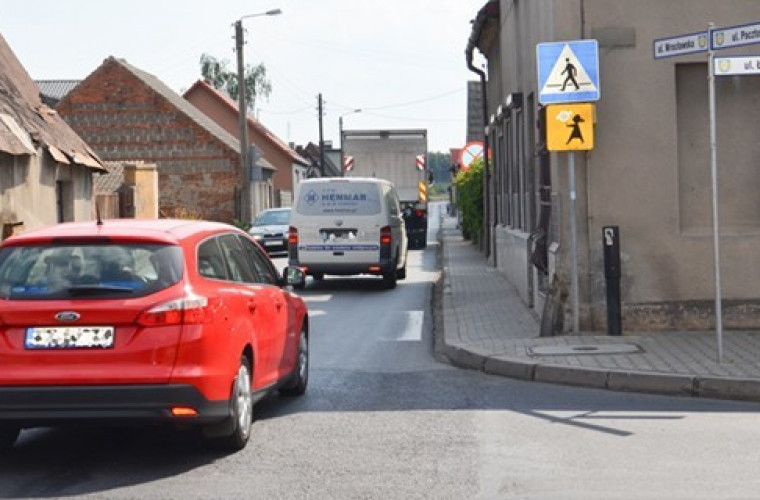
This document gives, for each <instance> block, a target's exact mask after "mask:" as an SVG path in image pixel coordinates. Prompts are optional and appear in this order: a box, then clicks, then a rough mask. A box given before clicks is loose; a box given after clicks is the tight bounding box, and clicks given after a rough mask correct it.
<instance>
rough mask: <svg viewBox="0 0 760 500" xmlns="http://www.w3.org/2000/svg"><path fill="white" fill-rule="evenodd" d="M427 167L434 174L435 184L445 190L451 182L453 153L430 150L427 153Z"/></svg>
mask: <svg viewBox="0 0 760 500" xmlns="http://www.w3.org/2000/svg"><path fill="white" fill-rule="evenodd" d="M427 168H428V170H429V171H430V172H431V173H432V174H433V179H434V180H435V184H436V185H437V186H439V187H441V188H442V189H443V190H444V191H445V189H446V186H448V185H449V184H451V172H450V170H449V169H450V168H451V155H450V154H449V153H439V152H435V151H429V152H428V154H427Z"/></svg>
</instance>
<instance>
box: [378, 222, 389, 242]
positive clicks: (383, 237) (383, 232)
mask: <svg viewBox="0 0 760 500" xmlns="http://www.w3.org/2000/svg"><path fill="white" fill-rule="evenodd" d="M380 244H381V245H390V244H391V226H383V227H382V228H380Z"/></svg>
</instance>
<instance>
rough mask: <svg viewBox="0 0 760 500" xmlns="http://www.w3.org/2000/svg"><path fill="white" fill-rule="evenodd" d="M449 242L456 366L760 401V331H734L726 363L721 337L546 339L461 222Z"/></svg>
mask: <svg viewBox="0 0 760 500" xmlns="http://www.w3.org/2000/svg"><path fill="white" fill-rule="evenodd" d="M440 240H441V244H442V266H443V273H442V274H443V279H442V282H441V284H440V286H441V287H442V289H441V290H440V297H441V298H440V304H441V311H440V321H439V322H438V326H439V327H440V330H442V331H439V332H437V334H438V335H439V337H438V345H439V346H440V347H439V352H441V353H442V354H443V355H444V356H446V357H447V358H448V359H449V360H450V361H451V362H452V363H453V364H455V365H458V366H461V367H465V368H472V369H477V370H482V371H485V372H487V373H491V374H496V375H502V376H507V377H512V378H517V379H523V380H534V381H539V382H550V383H559V384H568V385H579V386H588V387H595V388H603V389H610V390H618V391H633V392H648V393H656V394H672V395H683V396H694V397H710V398H722V399H737V400H750V401H760V332H744V331H742V332H738V331H725V330H724V332H723V362H722V363H718V362H717V339H716V335H715V332H714V331H710V332H693V331H689V332H636V333H635V334H634V333H629V332H624V334H623V335H622V336H616V337H611V336H599V335H561V336H556V337H539V321H538V318H537V317H536V315H535V313H534V312H533V311H532V310H531V309H529V308H528V307H526V306H525V304H524V303H523V302H522V300H521V299H520V297H519V295H518V294H517V291H516V290H515V288H514V287H513V286H512V285H511V284H510V283H509V282H508V281H507V280H506V278H505V277H504V276H503V275H502V274H500V273H498V272H497V271H496V270H495V269H494V268H493V267H489V266H488V263H487V261H486V258H485V256H484V255H483V254H482V253H481V252H480V251H479V250H478V249H477V247H475V246H474V245H472V244H471V243H470V242H469V241H467V240H464V239H463V238H462V234H461V231H460V230H459V229H457V221H456V219H455V218H453V217H449V216H447V215H443V216H442V218H441V231H440ZM618 348H626V349H628V350H629V351H633V352H624V353H616V351H618V350H619V349H618ZM605 350H611V351H613V352H611V353H601V352H604V351H605ZM552 352H558V353H552Z"/></svg>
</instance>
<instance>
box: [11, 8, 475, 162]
mask: <svg viewBox="0 0 760 500" xmlns="http://www.w3.org/2000/svg"><path fill="white" fill-rule="evenodd" d="M485 3H486V0H248V1H241V0H215V1H208V0H206V1H201V0H121V1H115V0H0V33H2V35H3V36H4V37H5V39H6V41H7V42H8V44H9V45H10V47H11V49H13V51H14V52H15V54H16V56H17V57H18V58H19V60H20V61H21V63H22V64H23V65H24V67H25V68H26V70H27V71H28V72H29V74H30V75H31V76H32V78H34V79H36V80H58V79H84V78H85V77H86V76H87V75H89V74H90V73H92V72H93V71H94V70H95V69H96V68H97V67H98V66H100V65H101V64H102V62H103V60H105V59H106V58H108V57H109V56H114V57H117V58H123V59H126V60H127V61H128V62H129V63H131V64H132V65H134V66H136V67H138V68H140V69H142V70H144V71H147V72H149V73H152V74H153V75H155V76H156V77H158V78H159V79H160V80H162V81H163V82H164V83H166V84H167V85H168V86H169V87H171V88H172V89H174V90H175V91H177V92H178V93H180V94H181V93H182V92H183V91H184V90H186V89H188V88H189V87H190V86H191V85H192V84H193V83H194V82H195V81H196V80H197V79H199V78H200V64H199V60H200V57H201V54H208V55H211V56H213V57H215V58H217V59H220V60H223V61H225V60H226V61H228V63H229V69H230V70H232V71H235V70H236V56H235V51H234V47H235V43H234V28H233V23H234V22H235V21H236V20H237V19H240V18H242V17H243V16H247V15H250V14H259V13H263V12H266V11H268V10H272V9H277V8H279V9H281V10H282V14H281V15H277V16H260V17H252V18H247V19H244V20H243V25H244V27H245V29H246V32H245V40H246V46H245V49H244V58H245V62H246V64H259V63H264V65H265V66H266V68H267V77H268V79H269V81H270V83H271V85H272V93H271V95H270V96H269V99H268V100H260V102H257V110H256V115H257V117H258V119H259V120H260V121H261V122H262V123H263V124H264V125H265V126H266V127H267V128H269V129H270V130H271V131H272V132H274V133H275V134H276V135H277V136H279V137H280V138H281V139H283V140H285V141H287V142H295V143H296V144H306V143H307V142H309V141H311V142H315V143H316V142H318V140H319V120H318V112H317V96H318V94H320V93H321V94H322V97H323V101H324V116H323V127H324V138H325V140H326V141H329V140H332V141H333V142H334V144H335V145H336V146H337V145H338V143H339V140H338V122H339V118H340V117H341V116H343V125H344V128H345V129H376V128H388V129H390V128H424V129H427V131H428V149H429V150H430V151H441V152H448V150H449V148H459V147H462V146H464V144H465V134H466V110H467V103H466V97H467V92H466V87H467V81H468V80H476V79H477V75H476V74H474V73H472V72H470V71H469V70H468V69H467V66H466V62H465V56H464V52H465V47H466V45H467V40H468V38H469V35H470V32H471V24H470V20H471V19H473V18H474V17H475V16H476V15H477V12H478V10H479V9H480V8H481V7H482V6H483V5H484V4H485ZM476 55H477V54H476ZM482 61H483V59H482V58H481V57H480V56H479V55H477V57H476V64H478V65H480V64H482ZM356 109H361V110H362V111H360V112H354V110H356Z"/></svg>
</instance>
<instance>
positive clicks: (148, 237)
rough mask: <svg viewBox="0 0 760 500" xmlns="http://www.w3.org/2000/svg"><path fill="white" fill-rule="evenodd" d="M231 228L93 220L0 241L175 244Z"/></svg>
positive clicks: (192, 223)
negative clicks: (105, 240)
mask: <svg viewBox="0 0 760 500" xmlns="http://www.w3.org/2000/svg"><path fill="white" fill-rule="evenodd" d="M231 229H232V230H235V228H234V227H233V226H230V225H228V224H223V223H221V222H212V221H200V220H189V219H106V220H104V221H102V224H98V223H97V222H96V221H94V220H93V221H87V222H68V223H62V224H57V225H54V226H46V227H40V228H35V229H30V230H28V231H25V232H23V233H21V234H19V235H16V236H12V237H10V238H8V239H6V240H5V241H3V242H2V246H6V245H23V244H31V243H35V242H40V241H49V240H51V239H78V238H82V239H87V238H114V239H128V240H135V241H154V242H157V243H167V244H177V243H178V242H179V241H181V240H183V239H185V238H188V237H190V236H192V235H195V234H198V233H214V232H221V231H229V230H231Z"/></svg>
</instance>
